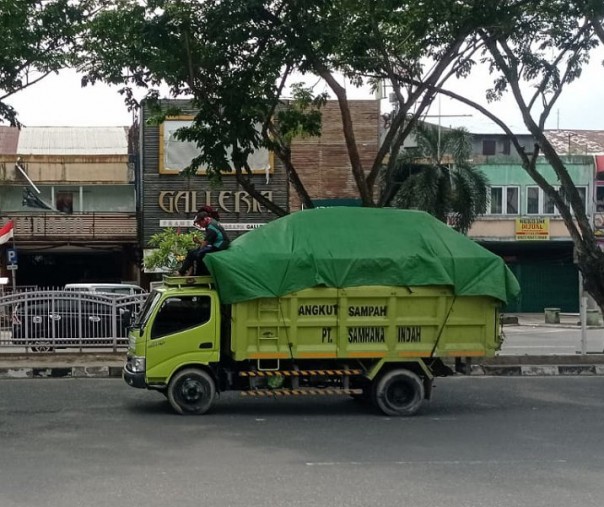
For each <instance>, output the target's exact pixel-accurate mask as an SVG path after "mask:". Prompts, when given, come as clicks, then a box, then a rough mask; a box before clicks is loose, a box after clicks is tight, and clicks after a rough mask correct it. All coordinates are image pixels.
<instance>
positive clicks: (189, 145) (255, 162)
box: [159, 116, 274, 179]
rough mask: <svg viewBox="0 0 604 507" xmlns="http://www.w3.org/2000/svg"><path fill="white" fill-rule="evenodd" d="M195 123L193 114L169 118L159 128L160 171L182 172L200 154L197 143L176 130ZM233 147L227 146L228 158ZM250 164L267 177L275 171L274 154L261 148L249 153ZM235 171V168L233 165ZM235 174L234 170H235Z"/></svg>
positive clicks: (254, 171)
mask: <svg viewBox="0 0 604 507" xmlns="http://www.w3.org/2000/svg"><path fill="white" fill-rule="evenodd" d="M192 123H193V116H177V117H171V118H167V119H166V120H165V121H164V122H163V123H162V124H161V125H160V130H159V172H160V173H162V174H180V171H182V170H183V169H185V168H186V167H188V166H189V165H190V164H191V161H192V160H193V159H194V158H195V157H197V156H198V155H199V154H200V150H199V147H198V146H197V143H194V142H192V141H181V140H180V139H177V136H176V132H177V131H178V129H180V128H183V127H189V126H190V125H191V124H192ZM230 152H231V149H230V148H229V147H226V154H227V159H228V158H230ZM248 164H249V166H250V168H251V170H252V172H253V173H254V174H266V175H267V179H268V177H269V175H270V174H271V173H272V172H273V165H274V163H273V154H272V153H271V152H269V151H268V150H267V149H266V148H259V149H257V150H256V151H255V152H253V153H252V154H250V155H249V157H248ZM231 169H232V170H233V171H234V170H235V169H234V168H233V167H231ZM206 170H207V168H206V167H203V166H202V167H200V168H199V169H198V170H197V173H198V174H205V173H206ZM233 174H234V172H233Z"/></svg>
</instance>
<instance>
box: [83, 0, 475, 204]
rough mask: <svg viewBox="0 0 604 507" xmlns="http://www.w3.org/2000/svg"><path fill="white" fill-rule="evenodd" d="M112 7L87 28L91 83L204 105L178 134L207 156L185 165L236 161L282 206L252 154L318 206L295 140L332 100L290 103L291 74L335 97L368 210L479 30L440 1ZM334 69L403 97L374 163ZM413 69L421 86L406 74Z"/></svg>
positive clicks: (244, 176)
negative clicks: (315, 81)
mask: <svg viewBox="0 0 604 507" xmlns="http://www.w3.org/2000/svg"><path fill="white" fill-rule="evenodd" d="M113 4H114V8H112V9H106V10H104V11H103V12H101V13H99V15H97V16H96V18H95V20H94V22H93V23H92V24H91V26H90V30H89V32H88V33H87V37H86V41H85V49H86V51H87V52H88V55H89V56H88V60H87V62H86V63H85V64H84V65H82V67H81V70H83V71H85V72H86V78H85V80H84V83H85V84H87V83H94V82H96V81H99V80H101V81H105V82H109V83H112V84H121V85H123V86H124V88H123V93H124V94H125V96H126V100H127V101H128V102H129V103H130V104H131V105H133V106H136V101H135V100H134V95H133V92H132V87H133V86H143V87H149V94H148V96H147V97H148V98H152V99H157V98H158V97H159V94H158V92H157V87H158V86H159V85H160V84H162V83H165V84H166V85H167V86H168V87H169V89H170V93H171V94H172V96H174V97H179V96H186V97H191V100H192V103H193V105H194V107H195V108H197V109H198V111H199V112H198V114H197V115H196V117H195V120H194V123H193V125H192V126H191V127H189V128H183V129H181V130H180V132H179V137H180V138H181V139H182V140H188V141H194V142H196V143H197V144H198V146H199V147H200V149H201V154H200V155H199V157H197V158H196V159H195V160H193V162H192V164H191V167H190V168H189V172H191V173H194V172H195V169H196V167H198V166H199V165H201V164H204V165H206V166H208V167H209V168H210V176H212V177H215V178H220V173H221V171H225V170H228V169H229V168H230V167H231V166H234V168H235V173H236V177H237V180H238V181H239V183H240V184H241V185H242V186H243V188H244V189H245V190H247V191H248V192H249V193H250V194H252V195H253V196H254V197H255V198H256V199H258V201H259V202H260V203H261V204H263V205H264V206H266V207H267V208H268V209H270V210H271V211H273V212H274V213H276V214H284V213H286V210H281V209H278V208H277V207H276V206H275V205H274V204H272V203H270V202H269V201H267V200H266V199H264V198H263V197H262V196H261V195H260V194H259V193H257V192H255V189H254V187H253V182H252V180H251V178H250V177H249V167H247V157H248V155H249V154H250V153H251V152H252V151H253V150H255V149H257V148H258V147H266V148H269V149H271V150H272V151H273V152H274V153H276V155H277V156H278V157H279V158H280V160H281V161H282V162H283V163H284V165H285V167H286V170H287V174H288V177H289V179H290V181H291V183H292V185H293V187H294V188H295V190H296V191H297V193H298V194H299V195H300V198H301V200H302V202H303V203H304V204H305V206H307V207H312V201H311V198H310V196H309V195H308V193H307V192H306V190H305V188H304V184H303V182H302V181H301V178H300V176H299V175H298V173H297V171H296V168H295V167H294V166H293V165H292V163H291V157H290V156H289V155H290V154H291V152H290V147H289V142H290V140H291V138H292V135H293V134H294V133H295V134H301V133H304V134H306V135H319V134H320V122H317V121H316V119H317V111H319V112H320V109H318V108H320V105H321V102H322V101H323V100H324V99H325V97H324V96H322V95H320V94H319V95H318V96H315V95H316V94H314V93H311V91H310V90H309V89H307V88H303V87H298V88H297V89H294V95H295V96H294V101H293V102H287V101H284V100H283V94H284V90H285V87H286V83H287V82H288V80H290V79H291V76H292V75H294V73H296V72H297V73H301V74H314V75H316V76H320V77H321V78H322V79H323V80H324V82H325V83H326V84H327V86H328V87H329V89H330V90H331V92H332V93H333V94H334V95H335V97H336V99H337V101H338V104H339V108H340V112H341V118H342V124H343V130H344V137H345V140H346V146H347V150H348V155H349V159H350V165H351V170H352V174H353V176H354V179H355V182H356V185H357V188H358V192H359V196H360V198H361V199H362V202H363V204H364V205H365V206H374V205H376V201H375V195H376V192H375V184H376V180H377V177H378V174H379V172H380V171H381V169H382V166H383V164H384V161H385V160H387V159H388V160H389V162H388V168H387V171H392V170H393V164H394V160H395V159H396V154H397V153H398V151H399V149H400V147H401V146H402V143H403V141H404V139H405V137H406V136H407V135H408V134H409V133H410V131H411V129H412V128H413V126H414V125H415V123H417V121H418V119H419V118H421V116H422V114H423V112H424V111H425V110H426V108H427V107H428V106H429V104H430V102H431V101H432V100H433V98H434V94H435V92H434V90H433V87H434V86H441V85H442V84H443V83H444V82H445V81H446V79H447V78H449V77H450V76H452V75H454V74H463V73H465V72H466V67H467V63H466V62H467V60H468V58H469V57H470V55H471V54H473V53H474V52H475V51H476V49H477V48H476V40H477V38H476V37H470V36H469V35H470V34H469V33H468V30H467V27H466V26H465V25H464V24H461V23H457V22H456V21H455V19H454V18H451V17H447V16H446V15H445V14H443V12H442V5H441V4H442V1H440V0H428V1H426V2H422V3H420V4H418V3H417V2H411V1H404V2H401V1H400V0H397V1H395V0H384V1H382V2H366V1H365V0H320V1H316V2H308V1H306V0H287V1H285V0H281V1H262V0H221V1H218V0H208V1H205V2H198V1H192V0H181V1H179V2H172V1H167V0H154V1H148V2H146V3H142V2H139V1H138V0H115V1H114V2H113ZM447 14H448V13H447ZM338 73H342V74H344V75H345V76H346V77H347V78H348V79H349V80H351V81H352V82H353V83H354V84H356V85H361V84H363V83H367V82H369V83H373V84H374V85H376V86H377V84H378V82H377V81H378V80H388V81H389V83H390V85H391V86H392V89H393V91H394V94H395V96H396V98H397V101H398V107H397V109H396V112H395V114H394V115H393V117H392V128H391V129H390V131H389V132H388V133H387V134H386V135H385V137H384V142H383V144H382V145H381V147H380V149H379V152H378V154H377V156H376V158H375V160H374V161H373V163H372V165H371V167H364V166H363V164H362V162H361V159H360V156H359V149H358V146H357V141H356V139H355V135H354V125H353V120H352V115H351V113H350V107H349V103H348V97H347V91H346V89H345V88H344V87H343V86H342V85H341V84H340V83H339V81H338V79H337V78H336V76H337V74H338ZM410 76H411V77H413V78H414V79H415V80H416V83H415V84H410V83H409V82H408V81H403V80H402V77H405V78H408V77H410ZM172 112H173V111H172ZM166 113H167V112H166V111H165V110H164V111H163V114H164V115H165V114H166ZM319 118H320V116H319ZM259 126H260V128H259ZM227 149H228V151H227ZM227 153H230V155H228V154H227ZM387 156H389V157H387Z"/></svg>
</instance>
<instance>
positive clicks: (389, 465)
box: [0, 377, 604, 507]
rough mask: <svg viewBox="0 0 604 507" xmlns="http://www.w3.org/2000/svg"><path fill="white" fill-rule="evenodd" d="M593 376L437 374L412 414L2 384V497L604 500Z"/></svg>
mask: <svg viewBox="0 0 604 507" xmlns="http://www.w3.org/2000/svg"><path fill="white" fill-rule="evenodd" d="M603 392H604V377H589V378H586V377H547V378H544V377H541V378H528V377H514V378H502V377H484V378H476V377H471V378H470V377H462V378H448V379H442V380H439V381H438V384H437V388H436V390H435V399H434V400H433V401H432V402H430V403H427V404H426V406H425V408H424V409H423V410H422V411H421V412H420V414H419V415H417V416H416V417H412V418H408V419H396V418H388V417H384V416H380V415H375V414H372V413H369V412H368V411H367V410H366V409H365V408H364V407H363V406H362V405H360V404H359V403H357V402H355V401H353V400H350V399H347V398H313V399H301V398H292V399H279V400H273V399H261V400H247V399H239V397H238V396H237V395H236V394H234V393H230V394H229V395H226V396H223V397H222V398H221V399H220V400H219V401H218V403H217V404H216V406H215V409H214V410H213V412H212V413H211V414H209V415H206V416H202V417H183V416H177V415H174V414H173V413H172V412H171V410H170V408H169V406H168V404H167V402H166V401H165V400H164V399H163V397H162V395H160V394H158V393H152V392H147V391H140V390H135V389H132V388H128V387H127V386H126V385H125V384H123V382H122V381H121V380H119V379H47V380H42V379H34V380H3V381H0V506H2V507H32V506H45V507H76V506H77V507H97V506H99V507H100V506H102V507H105V506H123V505H145V506H146V507H154V506H158V507H159V506H161V507H165V506H168V505H177V506H179V507H189V506H191V507H192V506H195V507H198V506H245V507H249V506H347V507H350V506H355V507H356V506H359V507H360V506H363V507H365V506H413V507H423V506H426V507H439V506H443V507H444V506H447V507H448V506H452V505H453V506H463V507H472V506H476V507H478V506H480V507H484V506H489V507H514V506H522V507H526V506H531V507H539V506H543V507H546V506H547V507H552V506H554V507H555V506H564V507H568V506H575V505H577V506H579V505H580V506H582V507H590V506H594V507H596V506H597V507H600V506H601V505H602V498H603V497H604V438H603V437H602V431H603V426H602V421H603V420H604V396H603V394H602V393H603Z"/></svg>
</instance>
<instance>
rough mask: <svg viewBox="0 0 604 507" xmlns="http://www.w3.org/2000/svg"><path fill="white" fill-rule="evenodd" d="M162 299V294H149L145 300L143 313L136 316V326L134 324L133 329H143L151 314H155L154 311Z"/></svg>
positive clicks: (156, 292)
mask: <svg viewBox="0 0 604 507" xmlns="http://www.w3.org/2000/svg"><path fill="white" fill-rule="evenodd" d="M160 298H161V293H160V292H158V291H156V290H154V291H153V292H151V294H149V297H148V298H147V299H146V300H145V304H144V305H143V307H142V309H141V311H140V312H139V313H138V315H137V316H136V319H135V320H134V324H132V327H133V328H136V329H142V328H144V327H145V324H147V321H148V320H149V317H150V316H151V313H153V309H154V308H155V306H156V305H157V303H158V301H159V300H160Z"/></svg>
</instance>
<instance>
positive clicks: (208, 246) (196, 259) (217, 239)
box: [178, 211, 231, 276]
mask: <svg viewBox="0 0 604 507" xmlns="http://www.w3.org/2000/svg"><path fill="white" fill-rule="evenodd" d="M193 226H194V227H195V228H196V229H204V230H205V237H204V239H203V240H201V239H199V238H197V237H196V238H194V241H195V242H196V243H197V244H198V245H199V248H195V249H193V250H189V252H188V253H187V256H186V257H185V260H184V261H183V263H182V266H181V267H180V269H179V270H178V273H179V274H180V276H185V275H188V274H190V271H191V269H192V268H193V266H194V264H195V263H197V269H196V273H195V274H199V273H200V271H202V261H203V258H204V257H205V255H206V254H209V253H212V252H218V251H220V250H226V249H227V248H228V247H229V244H230V243H231V242H230V240H229V238H228V236H227V233H226V231H225V230H224V228H223V227H222V225H220V223H218V221H217V220H215V219H213V218H212V217H211V216H210V214H209V213H208V212H207V211H200V212H199V213H197V215H196V216H195V220H193Z"/></svg>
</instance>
